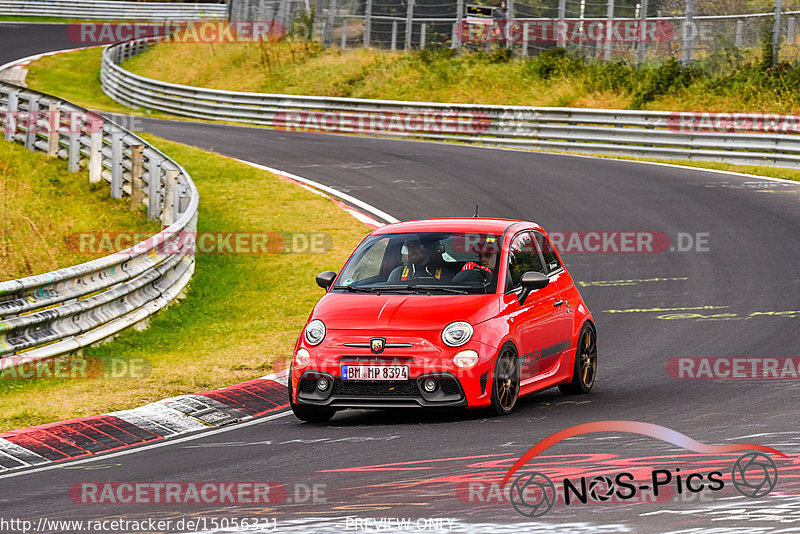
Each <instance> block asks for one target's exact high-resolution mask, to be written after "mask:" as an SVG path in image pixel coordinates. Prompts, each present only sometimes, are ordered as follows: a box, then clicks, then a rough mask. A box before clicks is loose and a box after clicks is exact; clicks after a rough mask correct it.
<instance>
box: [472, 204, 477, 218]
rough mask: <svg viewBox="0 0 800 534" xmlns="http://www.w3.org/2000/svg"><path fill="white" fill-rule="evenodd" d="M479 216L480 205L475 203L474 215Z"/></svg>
mask: <svg viewBox="0 0 800 534" xmlns="http://www.w3.org/2000/svg"><path fill="white" fill-rule="evenodd" d="M477 216H478V205H477V204H475V215H473V217H477Z"/></svg>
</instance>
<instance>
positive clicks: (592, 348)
mask: <svg viewBox="0 0 800 534" xmlns="http://www.w3.org/2000/svg"><path fill="white" fill-rule="evenodd" d="M596 377H597V333H596V332H595V329H594V327H593V326H592V325H591V323H586V324H584V325H583V328H581V335H580V336H578V346H577V347H576V348H575V362H574V363H573V366H572V381H570V382H569V383H567V384H562V385H560V386H558V389H560V390H561V393H564V394H565V395H582V394H584V393H589V391H591V389H592V386H594V382H595V378H596Z"/></svg>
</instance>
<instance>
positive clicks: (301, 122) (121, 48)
mask: <svg viewBox="0 0 800 534" xmlns="http://www.w3.org/2000/svg"><path fill="white" fill-rule="evenodd" d="M150 42H152V39H149V40H148V39H142V40H138V41H131V42H127V43H122V44H118V45H114V46H111V47H108V48H106V49H105V50H104V51H103V60H102V68H101V75H100V77H101V81H102V85H103V90H104V91H105V93H106V94H107V95H108V96H110V97H111V98H113V99H114V100H116V101H117V102H119V103H121V104H123V105H126V106H129V107H133V108H143V109H149V110H159V111H164V112H167V113H172V114H174V115H179V116H183V117H193V118H199V119H208V120H220V121H234V122H244V123H252V124H259V125H265V126H272V127H275V128H283V129H306V130H308V129H312V130H316V131H327V132H334V133H345V132H352V133H363V134H368V135H379V136H389V137H408V138H418V139H434V140H447V141H461V142H468V143H482V144H486V145H496V146H506V147H516V148H530V149H546V150H562V151H569V152H582V153H591V154H617V155H627V156H637V157H647V158H678V159H697V160H705V161H720V162H727V163H735V164H741V165H774V166H780V167H788V168H800V135H791V134H777V133H736V132H714V131H710V132H694V131H692V132H687V131H680V130H679V129H676V128H675V127H674V120H675V113H673V112H668V111H629V110H598V109H581V108H541V107H522V106H497V105H485V106H481V105H472V104H440V103H432V102H403V101H391V100H362V99H356V98H327V97H315V96H294V95H281V94H266V93H243V92H234V91H222V90H215V89H205V88H201V87H192V86H187V85H177V84H172V83H167V82H162V81H158V80H153V79H149V78H145V77H142V76H138V75H136V74H133V73H131V72H128V71H126V70H125V69H123V68H122V67H121V66H120V64H121V63H122V62H123V61H124V60H125V59H127V58H129V57H132V56H134V55H136V54H138V53H140V52H141V51H143V50H144V49H145V48H146V47H147V46H148V43H150ZM795 119H796V121H797V124H800V117H799V118H795ZM393 125H394V126H393Z"/></svg>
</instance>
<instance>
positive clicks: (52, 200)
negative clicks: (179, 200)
mask: <svg viewBox="0 0 800 534" xmlns="http://www.w3.org/2000/svg"><path fill="white" fill-rule="evenodd" d="M158 229H159V226H158V224H157V223H154V222H152V221H148V220H147V218H146V216H145V215H144V214H143V213H142V212H141V211H138V212H131V210H130V201H129V200H118V199H112V198H111V197H110V196H109V186H108V183H107V182H105V181H103V182H100V183H98V184H90V183H89V177H88V173H87V172H86V171H82V172H79V173H76V174H72V173H69V172H68V170H67V163H66V162H64V161H61V160H58V159H48V158H47V157H46V156H45V155H43V154H40V153H31V152H28V151H27V150H25V148H24V147H23V146H22V145H19V144H16V143H7V142H5V141H0V281H1V280H13V279H15V278H22V277H25V276H31V275H34V274H41V273H45V272H48V271H52V270H55V269H60V268H63V267H68V266H70V265H75V264H77V263H83V262H85V261H89V260H91V259H94V258H95V257H96V256H90V255H86V254H80V253H78V252H79V251H78V250H74V248H70V247H69V246H68V244H67V240H66V238H67V237H68V236H70V235H71V234H76V233H80V232H98V231H109V230H114V231H130V232H135V233H150V234H152V233H153V232H157V231H158Z"/></svg>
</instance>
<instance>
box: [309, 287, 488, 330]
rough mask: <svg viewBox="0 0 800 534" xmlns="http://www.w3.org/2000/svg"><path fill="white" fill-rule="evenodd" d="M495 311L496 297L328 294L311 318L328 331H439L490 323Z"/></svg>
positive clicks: (321, 300)
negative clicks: (462, 324) (450, 326)
mask: <svg viewBox="0 0 800 534" xmlns="http://www.w3.org/2000/svg"><path fill="white" fill-rule="evenodd" d="M498 309H499V303H498V299H497V295H439V294H434V295H419V294H412V295H409V294H399V295H398V294H392V295H386V294H383V295H375V294H366V295H359V294H342V293H328V294H327V295H325V296H324V297H322V299H320V301H319V303H317V306H316V307H315V308H314V312H313V313H312V316H311V318H312V319H321V320H322V321H323V322H324V323H325V326H326V327H327V328H328V329H329V330H374V329H378V328H380V329H385V330H441V329H442V328H443V327H445V326H447V325H448V324H450V323H452V322H453V321H467V322H469V323H470V324H473V325H474V324H477V323H480V322H482V321H485V320H487V319H491V318H492V317H494V316H495V315H497V313H498Z"/></svg>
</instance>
